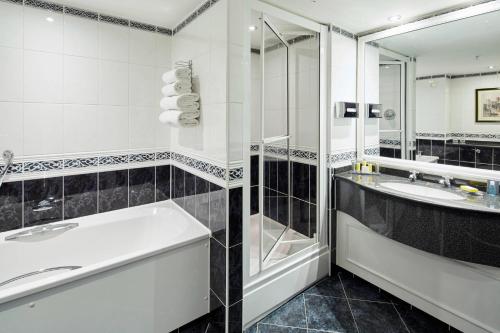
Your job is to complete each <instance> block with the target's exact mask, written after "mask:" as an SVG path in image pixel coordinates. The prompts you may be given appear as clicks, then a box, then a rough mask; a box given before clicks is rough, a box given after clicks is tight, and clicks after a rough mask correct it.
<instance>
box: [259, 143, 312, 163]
mask: <svg viewBox="0 0 500 333" xmlns="http://www.w3.org/2000/svg"><path fill="white" fill-rule="evenodd" d="M252 148H254V149H257V150H255V151H259V146H258V145H257V147H256V148H255V147H250V150H251V151H254V150H252ZM264 152H265V153H269V154H274V155H279V156H287V155H288V150H287V149H286V148H284V147H279V146H265V148H264ZM290 157H295V158H298V159H302V160H309V161H317V160H318V153H316V152H313V151H307V150H302V149H295V148H290Z"/></svg>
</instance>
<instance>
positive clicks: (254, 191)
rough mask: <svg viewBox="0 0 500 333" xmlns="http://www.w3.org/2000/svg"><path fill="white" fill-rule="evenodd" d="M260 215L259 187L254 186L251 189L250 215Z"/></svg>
mask: <svg viewBox="0 0 500 333" xmlns="http://www.w3.org/2000/svg"><path fill="white" fill-rule="evenodd" d="M258 213H259V187H258V186H252V187H251V188H250V214H251V215H254V214H258Z"/></svg>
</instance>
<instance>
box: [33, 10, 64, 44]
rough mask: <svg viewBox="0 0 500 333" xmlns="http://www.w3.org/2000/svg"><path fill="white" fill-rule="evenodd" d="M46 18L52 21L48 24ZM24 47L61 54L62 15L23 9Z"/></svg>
mask: <svg viewBox="0 0 500 333" xmlns="http://www.w3.org/2000/svg"><path fill="white" fill-rule="evenodd" d="M47 18H51V19H52V21H51V22H49V21H48V20H47ZM24 47H25V48H26V49H29V50H38V51H48V52H62V49H63V15H62V14H59V13H54V12H51V11H48V10H45V9H37V8H30V7H24Z"/></svg>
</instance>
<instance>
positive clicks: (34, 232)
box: [5, 223, 79, 241]
mask: <svg viewBox="0 0 500 333" xmlns="http://www.w3.org/2000/svg"><path fill="white" fill-rule="evenodd" d="M78 225H79V224H78V223H58V224H45V225H41V226H38V227H35V228H32V229H29V230H24V231H21V232H18V233H15V234H12V235H9V236H6V237H5V241H11V240H16V239H22V238H27V237H32V236H38V235H43V234H46V233H49V232H55V231H68V230H71V229H74V228H76V227H78Z"/></svg>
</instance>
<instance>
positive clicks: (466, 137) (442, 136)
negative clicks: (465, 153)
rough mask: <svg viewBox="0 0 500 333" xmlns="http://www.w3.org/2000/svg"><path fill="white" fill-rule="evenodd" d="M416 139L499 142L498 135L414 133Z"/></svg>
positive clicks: (499, 137)
mask: <svg viewBox="0 0 500 333" xmlns="http://www.w3.org/2000/svg"><path fill="white" fill-rule="evenodd" d="M416 137H417V138H418V139H441V140H446V139H461V140H477V139H479V140H490V141H497V140H498V141H500V134H484V133H420V132H419V133H416Z"/></svg>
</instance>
